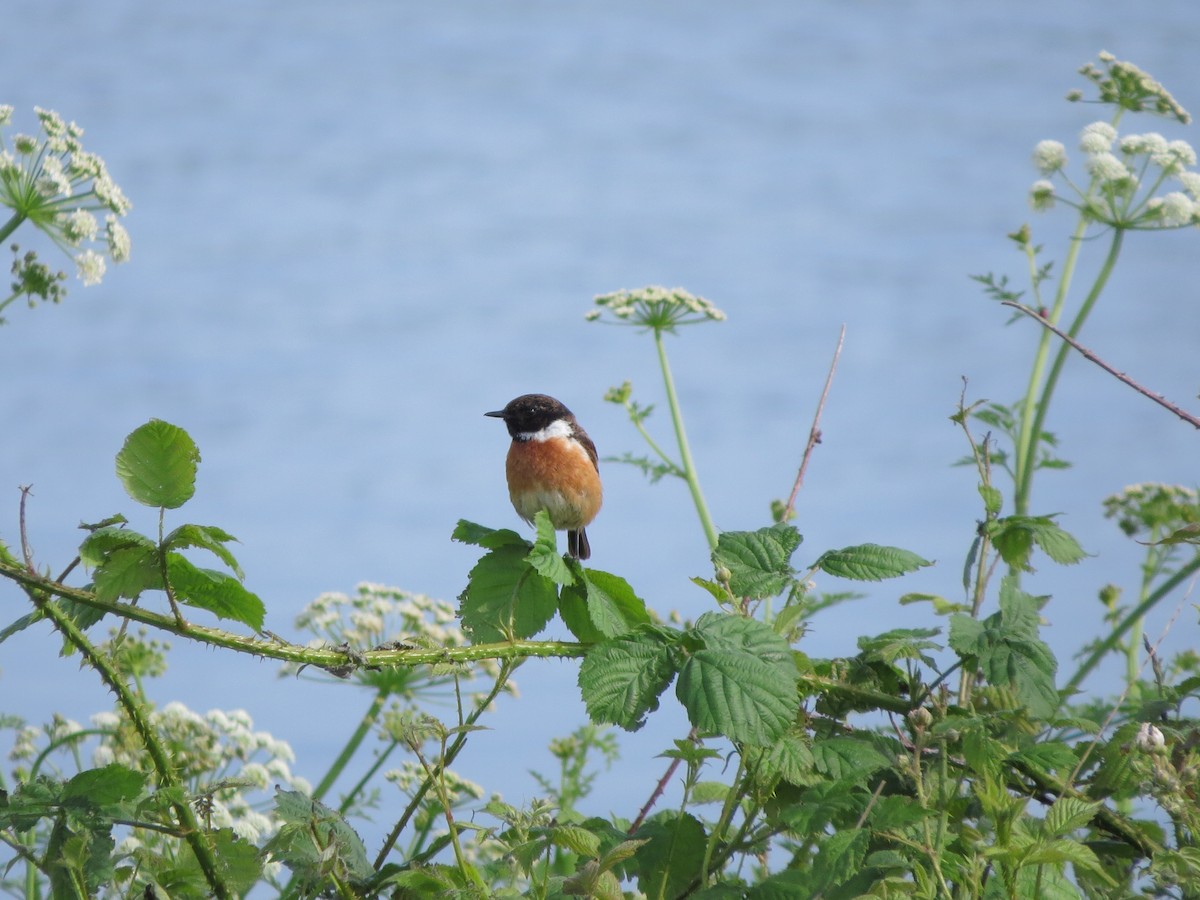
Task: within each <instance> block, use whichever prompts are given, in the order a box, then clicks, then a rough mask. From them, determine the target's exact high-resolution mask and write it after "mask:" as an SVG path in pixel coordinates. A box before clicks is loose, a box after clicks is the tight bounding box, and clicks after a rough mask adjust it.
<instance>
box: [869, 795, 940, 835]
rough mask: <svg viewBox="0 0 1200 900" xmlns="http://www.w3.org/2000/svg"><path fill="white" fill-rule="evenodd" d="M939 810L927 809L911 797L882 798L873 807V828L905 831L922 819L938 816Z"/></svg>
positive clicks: (871, 818) (871, 817)
mask: <svg viewBox="0 0 1200 900" xmlns="http://www.w3.org/2000/svg"><path fill="white" fill-rule="evenodd" d="M937 814H938V813H937V810H933V809H926V808H925V807H923V806H921V804H919V803H917V802H916V801H915V800H913V799H912V798H911V797H903V796H900V795H898V794H897V795H892V796H888V797H880V798H879V799H878V800H876V801H875V805H874V806H872V807H871V812H870V822H871V826H872V827H873V828H875V829H876V830H877V831H888V830H892V829H904V828H907V827H908V826H909V825H913V824H916V823H917V822H920V821H921V820H922V819H928V818H930V817H933V816H936V815H937Z"/></svg>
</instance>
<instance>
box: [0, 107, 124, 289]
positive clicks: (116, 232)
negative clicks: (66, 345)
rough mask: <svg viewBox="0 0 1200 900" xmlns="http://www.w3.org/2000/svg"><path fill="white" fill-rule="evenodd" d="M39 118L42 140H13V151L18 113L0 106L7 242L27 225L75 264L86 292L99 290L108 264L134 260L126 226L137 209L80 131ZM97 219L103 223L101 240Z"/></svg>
mask: <svg viewBox="0 0 1200 900" xmlns="http://www.w3.org/2000/svg"><path fill="white" fill-rule="evenodd" d="M34 112H35V113H36V114H37V117H38V121H39V123H40V125H41V135H40V136H34V135H28V134H15V135H13V137H12V141H11V149H10V144H9V142H7V141H6V140H5V138H4V128H5V127H6V126H8V125H10V124H11V122H12V114H13V107H12V106H0V206H7V207H8V208H9V209H11V210H12V211H13V216H12V218H11V219H10V220H9V223H8V224H7V225H5V226H3V232H4V236H7V234H8V233H10V232H11V231H12V230H13V229H15V228H16V226H17V225H19V224H20V223H21V222H22V221H25V220H26V219H28V220H29V221H30V222H32V223H33V224H34V225H35V226H36V227H38V228H40V229H41V230H42V231H44V232H45V233H46V234H48V235H49V236H50V238H51V239H52V240H53V241H54V242H55V243H56V244H57V245H58V246H59V247H60V248H61V249H62V250H63V251H64V252H66V253H67V254H68V255H70V256H72V257H73V259H74V261H75V266H76V269H77V271H78V276H79V278H80V280H82V281H83V283H84V285H93V284H99V283H100V280H101V279H102V278H103V277H104V273H105V270H106V268H107V263H106V259H109V260H112V261H113V262H114V263H122V262H125V261H127V260H128V259H129V254H130V246H131V245H130V240H129V233H128V232H127V231H126V230H125V226H124V225H122V224H121V222H120V219H121V218H122V217H124V216H125V215H127V214H128V213H129V210H130V209H131V204H130V203H129V200H128V199H127V198H126V197H125V194H124V193H123V192H122V191H121V188H120V187H119V186H118V185H117V183H116V182H115V181H113V179H112V176H110V175H109V173H108V169H107V167H106V166H105V164H104V160H103V159H101V158H100V157H99V156H97V155H96V154H94V153H90V152H88V151H87V150H85V149H84V148H83V144H82V143H81V141H80V139H81V138H82V137H83V129H82V128H80V127H79V126H78V125H76V124H75V123H74V122H70V123H67V122H64V121H63V119H62V117H61V116H59V114H58V113H56V112H54V111H53V110H48V109H41V108H40V107H34ZM98 213H99V214H103V215H104V229H103V232H101V229H100V222H99V220H98V219H97V218H96V214H98Z"/></svg>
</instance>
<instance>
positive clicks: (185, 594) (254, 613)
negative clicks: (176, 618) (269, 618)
mask: <svg viewBox="0 0 1200 900" xmlns="http://www.w3.org/2000/svg"><path fill="white" fill-rule="evenodd" d="M167 577H168V578H169V579H170V580H171V588H172V591H173V592H174V594H175V599H176V600H178V601H179V602H180V603H186V604H187V605H188V606H195V607H198V608H200V609H206V610H208V611H209V612H211V613H214V614H215V615H216V616H217V617H218V618H221V619H231V620H233V621H235V622H241V623H242V624H243V625H248V626H250V627H251V628H253V629H254V630H255V631H261V630H262V626H263V617H264V616H265V615H266V609H265V608H264V607H263V602H262V600H260V599H259V598H258V597H257V596H256V595H254V594H252V593H250V592H249V591H248V590H246V588H245V587H243V586H242V583H241V582H240V581H238V580H237V579H236V578H234V577H233V576H231V575H228V574H226V573H225V572H218V571H216V570H214V569H201V568H199V567H198V566H194V565H192V563H191V562H189V561H188V559H187V558H186V557H184V556H181V555H180V554H178V553H171V554H169V555H168V556H167Z"/></svg>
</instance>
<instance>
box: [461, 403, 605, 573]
mask: <svg viewBox="0 0 1200 900" xmlns="http://www.w3.org/2000/svg"><path fill="white" fill-rule="evenodd" d="M484 415H485V416H494V417H495V418H497V419H503V420H504V424H505V425H506V426H507V427H508V433H509V434H510V435H512V444H510V445H509V448H508V461H507V464H506V465H505V470H506V473H507V475H508V496H509V499H511V500H512V505H513V507H514V508H515V509H516V511H517V515H519V516H520V517H521V518H522V519H524V520H525V521H526V522H529V523H530V524H532V523H533V517H534V516H535V515H537V511H538V510H539V509H544V510H546V512H547V514H549V516H550V523H551V524H552V525H553V526H554V527H555V528H556V529H558V530H559V531H566V532H567V553H568V555H570V556H573V557H575V558H576V559H587V558H588V557H589V556H591V555H592V549H591V547H590V546H588V539H587V532H585V531H584V526H586V525H588V524H589V523H590V522H591V521H592V519H594V518H596V513H598V512H599V511H600V502H601V488H600V464H599V462H598V460H597V458H596V445H595V444H593V443H592V439H591V438H589V437H588V436H587V432H586V431H584V430H583V429H582V428H580V427H579V423H578V422H576V421H575V416H574V415H572V413H571V411H570V410H569V409H567V408H566V407H565V406H563V405H562V404H561V403H559V402H558V401H557V400H555V399H554V398H553V397H547V396H546V395H545V394H524V395H522V396H520V397H518V398H517V399H515V400H513V401H511V402H510V403H509V404H508V405H507V406H505V407H504V409H498V410H496V411H495V412H489V413H484Z"/></svg>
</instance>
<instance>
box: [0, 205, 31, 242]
mask: <svg viewBox="0 0 1200 900" xmlns="http://www.w3.org/2000/svg"><path fill="white" fill-rule="evenodd" d="M25 219H26V216H25V213H22V212H18V213H13V215H12V218H11V219H9V220H8V221H7V222H5V223H4V224H3V225H0V241H3V240H6V239H7V238H8V236H9V235H10V234H12V233H13V232H14V231H16V230H17V229H18V228H19V227H20V225H21V223H22V222H24V221H25Z"/></svg>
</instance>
